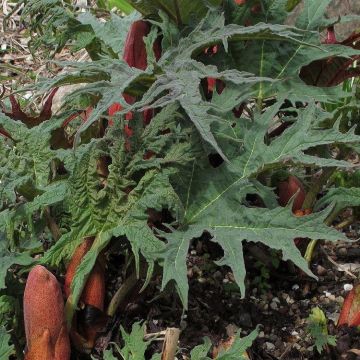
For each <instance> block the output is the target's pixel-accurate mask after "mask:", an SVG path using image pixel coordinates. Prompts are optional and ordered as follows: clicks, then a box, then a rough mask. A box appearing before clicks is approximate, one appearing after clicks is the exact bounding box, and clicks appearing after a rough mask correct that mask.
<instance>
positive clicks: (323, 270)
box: [316, 265, 327, 276]
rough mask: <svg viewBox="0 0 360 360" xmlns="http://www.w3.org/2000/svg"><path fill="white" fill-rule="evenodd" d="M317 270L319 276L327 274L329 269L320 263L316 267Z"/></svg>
mask: <svg viewBox="0 0 360 360" xmlns="http://www.w3.org/2000/svg"><path fill="white" fill-rule="evenodd" d="M316 272H317V274H318V275H319V276H324V275H326V272H327V270H326V269H325V268H324V267H323V266H321V265H318V266H317V267H316Z"/></svg>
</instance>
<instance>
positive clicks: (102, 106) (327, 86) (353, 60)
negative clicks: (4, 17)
mask: <svg viewBox="0 0 360 360" xmlns="http://www.w3.org/2000/svg"><path fill="white" fill-rule="evenodd" d="M114 3H115V2H111V4H114ZM300 3H301V4H300ZM116 4H118V5H117V6H119V7H121V6H122V5H123V9H125V11H124V12H121V11H117V10H116V9H115V7H116V5H114V6H113V5H111V7H112V9H111V10H112V11H110V9H109V8H108V7H109V6H110V5H107V2H104V1H97V2H96V7H95V5H94V7H91V8H89V9H86V11H84V12H82V11H81V12H80V11H79V12H76V10H74V11H75V12H74V11H73V9H71V7H70V6H69V4H67V2H65V3H64V2H62V1H58V0H55V1H51V2H49V1H48V0H28V1H26V4H25V5H24V8H23V9H22V16H23V18H24V19H25V20H26V21H27V22H26V21H25V20H24V21H25V24H27V26H28V27H29V33H30V34H31V35H32V40H31V44H32V49H33V50H34V49H43V53H41V54H42V56H46V55H45V54H47V55H49V56H50V55H54V54H57V52H59V51H62V49H64V48H66V49H67V51H68V52H67V54H68V53H69V54H70V53H73V52H74V53H75V52H76V51H78V50H80V49H81V50H82V51H83V52H86V53H87V55H88V56H87V61H71V60H69V61H55V62H53V63H51V64H52V65H54V74H52V75H51V76H49V77H44V76H43V77H38V78H37V79H36V81H34V82H33V83H31V84H27V87H26V90H27V91H28V92H29V93H31V94H33V95H32V97H31V98H30V99H29V100H27V101H28V106H24V104H22V102H23V101H21V91H22V90H23V89H19V88H15V87H14V88H13V89H12V90H13V91H11V93H10V91H9V90H6V92H5V93H4V94H3V95H2V99H1V101H2V105H3V106H2V109H3V111H2V112H1V113H0V134H1V135H2V136H0V155H1V156H0V194H1V196H0V270H1V271H0V299H2V300H0V305H1V303H2V302H1V301H4V302H5V300H3V299H4V298H3V297H5V299H6V302H5V303H6V305H7V312H6V314H10V313H11V314H19V313H20V314H21V311H22V309H24V314H25V326H23V325H22V323H20V322H19V321H17V322H16V323H17V325H16V326H15V325H13V323H12V322H11V316H7V317H4V319H3V320H0V334H1V335H2V334H5V335H6V336H4V339H6V341H5V343H6V344H5V345H4V347H5V351H6V352H5V353H10V354H11V355H10V356H14V354H15V353H16V356H18V358H21V357H22V355H21V354H22V352H23V349H24V348H25V338H26V342H27V350H26V356H27V358H28V359H32V358H31V357H30V356H38V355H37V351H41V352H42V355H41V356H43V357H44V358H45V357H52V358H56V357H58V356H60V355H58V353H59V352H60V353H61V354H62V355H61V356H62V359H67V358H69V357H70V353H71V357H72V358H74V359H78V358H90V357H91V356H92V357H99V358H101V357H103V358H111V356H112V357H114V358H115V357H116V356H119V354H121V356H122V357H123V358H130V355H129V354H133V353H134V351H135V352H136V351H137V350H138V349H140V352H139V353H140V354H141V356H144V357H145V355H144V354H145V352H146V356H147V357H148V358H150V357H152V356H154V358H156V356H158V355H160V354H156V352H157V351H159V349H160V348H161V346H158V347H156V346H153V345H154V344H152V345H151V346H150V347H149V348H148V347H147V345H148V344H149V343H150V342H151V341H152V339H153V338H152V337H151V336H149V337H148V336H145V339H144V331H145V330H144V329H148V330H149V331H154V332H155V333H157V334H162V332H163V331H165V330H166V328H167V327H174V326H179V327H180V324H181V330H182V331H183V334H184V335H182V336H180V343H179V344H177V340H178V339H176V341H174V342H175V343H174V344H173V347H172V350H176V349H177V348H179V349H182V350H180V351H183V352H184V353H183V354H181V355H184V357H187V358H189V357H190V358H191V357H192V356H193V357H194V358H195V359H196V357H195V356H196V351H200V354H201V356H202V358H204V359H208V358H211V356H212V353H211V343H210V342H209V341H207V340H206V341H205V344H203V345H197V346H196V347H195V349H194V350H196V351H194V352H193V351H191V349H190V346H186V344H183V343H182V342H183V341H184V339H190V338H191V339H192V341H193V340H194V339H197V337H198V332H197V333H196V334H197V335H196V336H192V334H193V333H192V331H194V329H195V328H197V326H198V324H196V321H194V322H192V321H185V320H184V319H186V316H188V318H189V317H192V319H194V311H193V310H194V309H198V308H199V309H201V308H202V307H203V304H204V303H205V305H204V307H206V309H207V311H209V312H210V311H213V305H214V303H210V302H209V303H207V302H208V301H209V298H211V299H213V298H214V297H215V295H213V293H209V294H211V296H210V297H209V298H208V297H207V294H208V289H206V291H205V290H204V289H205V288H201V289H200V290H199V289H196V286H203V285H201V284H204V282H201V281H204V280H203V279H202V277H203V275H204V274H205V275H206V276H205V277H208V278H209V284H211V286H210V288H211V291H213V289H215V290H216V291H217V289H220V290H221V291H219V294H221V296H222V295H223V294H225V293H227V289H225V288H226V285H225V282H222V281H220V282H218V280H216V279H215V271H213V270H214V269H216V271H219V272H220V273H221V271H223V270H224V269H226V273H227V274H228V275H227V277H228V278H229V279H231V286H232V288H231V291H236V295H234V297H238V298H243V300H239V301H243V302H244V303H245V304H246V302H251V301H253V300H252V298H251V297H249V296H248V291H247V290H248V288H249V286H250V287H251V286H252V285H253V277H254V276H253V275H254V274H253V267H251V266H252V264H253V263H256V261H258V260H259V261H261V262H262V263H264V264H270V265H269V266H271V263H272V258H271V256H272V254H274V253H276V254H279V256H281V258H282V259H283V260H285V261H289V262H292V263H293V264H294V266H296V267H297V268H299V269H301V270H302V272H303V273H304V277H303V278H305V279H306V276H305V275H307V276H309V277H315V276H314V274H313V273H312V270H311V269H312V267H311V266H310V267H309V264H308V261H307V260H306V259H305V258H304V257H303V256H302V254H301V252H300V250H299V249H298V247H297V246H296V244H295V243H294V241H293V239H304V238H308V239H311V240H312V241H313V242H316V241H318V242H317V244H318V245H319V246H322V242H321V241H323V240H326V241H327V242H334V243H337V242H338V241H347V240H348V237H347V236H346V234H348V233H346V232H343V231H341V229H342V228H341V226H339V224H343V223H344V222H345V225H342V226H343V227H344V226H349V224H350V225H351V224H352V223H353V222H356V221H358V220H359V214H360V211H359V207H360V201H359V199H360V182H359V181H357V180H356V179H357V176H355V175H354V176H353V173H356V171H355V169H356V166H357V165H356V164H357V163H356V159H357V158H358V156H359V154H360V147H359V144H360V129H359V121H358V119H359V114H360V110H359V83H360V82H359V64H358V60H359V56H360V49H359V34H358V33H356V32H354V33H353V34H350V35H347V36H346V37H345V39H341V38H340V37H339V36H338V34H337V31H338V30H337V29H338V24H341V23H344V22H346V21H348V20H350V19H352V18H351V17H348V16H340V15H339V16H337V17H336V18H329V17H328V16H327V7H328V5H329V4H330V1H329V0H319V1H310V0H304V1H298V0H296V1H291V2H289V1H287V0H279V1H267V0H265V1H255V0H246V1H235V0H197V1H194V0H191V1H190V0H177V1H168V0H156V1H155V0H122V1H117V2H116ZM121 4H122V5H121ZM124 4H125V5H124ZM298 5H299V6H300V5H301V6H302V8H301V11H299V9H300V8H296V7H297V6H298ZM102 6H103V7H102ZM113 7H114V9H113ZM124 13H127V14H129V15H126V16H125V15H124ZM289 17H291V18H292V19H293V22H292V24H291V25H289ZM45 25H46V27H45ZM40 58H42V57H40ZM59 58H63V57H61V56H59ZM57 59H58V57H57ZM51 69H52V68H51ZM79 84H80V86H79ZM65 85H76V86H75V87H73V88H72V90H71V92H70V93H68V94H67V95H66V96H64V98H63V99H61V100H62V104H61V106H58V107H57V108H58V109H59V110H57V111H55V110H54V109H55V107H53V108H52V101H53V100H54V99H53V96H54V94H55V92H56V91H58V90H57V89H60V88H62V87H64V86H65ZM9 86H10V85H9ZM29 89H30V90H31V91H30V90H29ZM15 93H17V94H18V95H16V96H17V99H18V100H16V99H15V97H14V96H15V95H14V94H15ZM40 95H41V96H46V95H47V100H46V101H45V102H44V106H43V107H41V106H37V105H39V104H40V101H39V96H40ZM20 103H21V106H20ZM35 105H36V106H35ZM36 108H39V109H40V110H39V111H37V110H36ZM354 159H355V160H354ZM354 164H355V165H354ZM278 174H286V176H284V177H279V176H278ZM290 174H291V175H290ZM293 174H299V177H297V176H295V175H293ZM300 174H301V175H300ZM300 179H306V180H304V183H303V181H302V180H300ZM305 185H306V186H305ZM310 209H311V210H310ZM350 211H351V216H349V217H347V215H346V214H347V212H350ZM344 217H347V218H346V219H345V220H344ZM296 242H298V240H297V241H296ZM313 248H315V246H314V247H313ZM204 249H205V250H204ZM269 249H270V251H269ZM273 250H275V252H274V251H273ZM204 252H205V254H204V256H202V255H199V254H200V253H204ZM195 253H196V254H195ZM200 256H201V259H200ZM249 256H250V259H248V257H249ZM254 257H255V259H254ZM254 260H255V261H254ZM267 260H268V261H267ZM279 262H280V261H279ZM199 264H201V265H199ZM193 265H196V266H193ZM34 266H35V267H34ZM264 266H265V265H264ZM284 266H287V265H286V263H285V262H280V264H279V266H277V267H276V269H275V268H274V269H272V271H280V270H281V269H282V268H283V267H284ZM45 267H46V268H49V269H50V268H51V269H52V271H53V272H54V274H55V273H56V275H57V278H58V279H59V282H58V281H57V280H56V279H55V277H54V276H53V275H51V274H50V273H49V272H48V271H47V270H45ZM32 268H33V270H31V271H30V274H29V275H28V280H27V284H26V288H25V290H24V286H23V282H24V279H25V277H26V276H27V273H28V272H29V270H30V269H32ZM194 268H195V269H197V268H199V272H201V274H202V277H201V279H202V280H201V281H197V279H196V276H197V272H196V271H194ZM200 268H201V269H200ZM203 269H206V270H203ZM249 269H251V270H249ZM255 270H256V269H255ZM224 271H225V270H224ZM219 272H218V273H217V274H219ZM199 276H200V275H199ZM281 276H283V275H281ZM284 276H289V274H287V273H286V275H284ZM212 277H214V279H212ZM62 279H64V288H63V290H64V294H65V299H63V298H62V293H61V285H60V284H59V283H61V284H62ZM207 280H208V279H207V278H206V279H205V282H206V281H207ZM213 280H214V283H213V282H212V281H213ZM229 281H230V280H229ZM289 281H290V280H289ZM314 281H315V280H314ZM215 283H216V284H218V286H213V284H215ZM199 284H200V285H199ZM194 286H195V290H194ZM204 286H205V285H204ZM234 289H235V290H234ZM197 290H199V291H197ZM225 290H226V291H225ZM209 291H210V290H209ZM23 295H24V303H23V306H21V305H20V304H21V303H22V298H23ZM232 295H233V294H232ZM232 295H231V296H232ZM219 296H220V295H219ZM64 301H65V308H63V306H64V304H63V303H64ZM223 301H224V302H225V300H224V299H219V304H221V303H222V302H223ZM50 303H51V304H52V305H51V308H52V309H55V308H56V309H55V310H54V311H53V313H54V314H53V315H52V316H48V315H50V311H49V310H48V307H49V306H50V305H49V304H50ZM9 304H11V306H10V305H9ZM14 304H18V305H17V307H16V305H14ZM164 304H165V305H164ZM55 305H56V306H55ZM164 308H167V309H171V316H173V318H171V319H170V318H168V317H165V316H163V311H162V310H160V311H159V309H164ZM244 308H246V306H244ZM348 308H349V307H348ZM221 309H222V307H221ZM40 310H41V311H40ZM272 310H273V309H272ZM214 311H215V310H214ZM221 311H222V310H221ZM355 313H356V311H355V310H351V311H350V310H349V311H348V310H346V311H345V312H344V314H346V315H343V318H346V320H342V322H344V323H345V322H346V323H349V322H350V323H353V321H354V320H353V319H354V318H356V316H355ZM349 314H350V315H349ZM185 315H186V316H185ZM222 316H223V313H221V316H219V319H222ZM224 316H225V315H224ZM250 316H251V312H250ZM12 317H13V318H14V317H15V318H16V319H17V318H18V317H19V316H18V315H14V316H12ZM349 317H350V319H349ZM20 318H21V316H20ZM214 318H217V317H215V315H214ZM280 318H281V319H280ZM282 318H283V317H279V319H280V320H282ZM284 318H285V317H284ZM236 319H237V318H236ZM236 319H235V320H234V321H237V320H236ZM139 320H142V321H144V324H143V325H142V326H140V325H136V326H135V327H134V336H135V337H136V338H137V342H136V344H135V345H134V343H133V342H132V340H131V339H132V336H131V335H130V334H129V333H128V330H129V329H130V328H131V325H132V324H134V323H136V324H137V323H138V321H139ZM153 320H157V321H156V322H153ZM252 320H253V321H252V322H250V323H252V324H253V325H254V326H255V325H256V323H255V322H256V321H258V319H257V318H256V319H252ZM287 320H289V321H292V320H291V319H290V318H289V319H287ZM146 321H152V322H151V326H150V325H149V326H148V327H146ZM230 321H233V320H229V321H227V320H226V321H225V322H228V323H230ZM64 322H66V326H65V325H64ZM174 324H176V325H174ZM235 325H237V326H239V325H240V324H235ZM286 326H288V325H286ZM200 328H201V329H202V328H204V327H200ZM208 328H209V332H210V333H211V331H213V329H215V328H216V329H217V328H218V329H219V330H218V331H219V332H221V333H220V334H208V335H209V336H210V335H211V337H213V338H214V339H217V340H219V339H221V338H223V337H224V334H225V328H221V326H220V325H219V326H218V327H217V326H215V327H214V326H209V327H208ZM15 330H16V331H15ZM197 331H198V328H197ZM214 331H215V330H214ZM245 331H249V329H245ZM68 332H69V334H70V335H68ZM189 334H190V335H189ZM146 335H148V334H146ZM185 335H186V336H185ZM204 335H205V334H204ZM68 336H70V338H71V349H70V347H69V342H68V341H69V340H68ZM249 336H250V335H249ZM239 338H240V336H239ZM254 338H255V335H254V336H252V338H251V339H252V340H253V339H254ZM139 339H140V340H141V341H140V340H139ZM244 339H247V337H245V338H244ZM238 340H239V339H238ZM112 341H114V342H116V343H117V344H116V345H118V347H116V346H115V347H114V349H112V348H111V346H110V347H109V343H111V342H112ZM244 341H245V340H244ZM200 342H201V339H199V343H200ZM231 342H232V340H231ZM245 342H246V344H248V346H250V345H251V343H252V341H245ZM33 344H40V345H39V346H38V345H33ZM139 344H140V345H139ZM236 344H238V341H236V339H235V340H234V342H233V343H231V344H229V348H227V349H225V348H224V349H222V350H221V351H220V349H219V351H220V352H219V353H218V354H216V358H219V359H222V358H224V359H225V358H226V354H227V353H228V354H229V355H228V356H236V354H237V355H238V356H242V355H243V354H244V353H245V351H247V354H248V355H249V357H250V358H251V357H252V355H253V354H252V351H251V349H250V350H246V349H247V347H248V346H245V345H244V344H243V345H242V346H238V345H236ZM183 345H185V346H183ZM193 345H195V344H191V347H192V346H193ZM230 345H231V346H230ZM0 346H1V345H0ZM139 346H140V347H139ZM110 349H112V350H113V351H112V350H110ZM234 349H235V350H234ZM238 349H240V350H241V351H240V350H239V351H240V352H239V351H238ZM0 350H1V348H0ZM236 351H237V352H236ZM80 352H81V353H82V354H80ZM223 353H224V355H222V354H223ZM0 354H1V351H0ZM32 354H35V355H32ZM239 354H240V355H239ZM39 356H40V355H39ZM179 356H180V355H179ZM198 358H199V357H198ZM56 359H57V358H56ZM141 360H142V359H141Z"/></svg>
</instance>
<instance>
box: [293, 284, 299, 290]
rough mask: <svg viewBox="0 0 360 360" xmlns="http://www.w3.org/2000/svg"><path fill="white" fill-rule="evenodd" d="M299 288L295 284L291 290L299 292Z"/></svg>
mask: <svg viewBox="0 0 360 360" xmlns="http://www.w3.org/2000/svg"><path fill="white" fill-rule="evenodd" d="M299 288H300V286H299V285H298V284H295V285H293V286H292V289H293V290H294V291H296V290H299Z"/></svg>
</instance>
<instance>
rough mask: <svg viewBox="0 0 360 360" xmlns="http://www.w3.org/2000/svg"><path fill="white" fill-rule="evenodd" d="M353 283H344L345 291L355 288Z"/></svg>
mask: <svg viewBox="0 0 360 360" xmlns="http://www.w3.org/2000/svg"><path fill="white" fill-rule="evenodd" d="M353 287H354V286H353V285H352V284H344V290H345V291H351V290H352V289H353Z"/></svg>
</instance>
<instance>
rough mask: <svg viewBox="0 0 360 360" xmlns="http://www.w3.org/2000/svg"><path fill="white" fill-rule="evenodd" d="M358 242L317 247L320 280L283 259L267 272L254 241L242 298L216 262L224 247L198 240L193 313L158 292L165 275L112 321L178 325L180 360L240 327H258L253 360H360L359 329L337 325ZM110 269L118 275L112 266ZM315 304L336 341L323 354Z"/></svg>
mask: <svg viewBox="0 0 360 360" xmlns="http://www.w3.org/2000/svg"><path fill="white" fill-rule="evenodd" d="M345 231H346V232H347V235H348V236H349V237H350V238H353V239H355V238H356V236H357V235H356V234H357V233H358V231H357V227H356V224H355V225H353V226H352V227H351V228H347V229H345ZM306 243H307V240H306V239H304V240H303V244H300V247H302V248H305V247H306ZM359 245H360V243H359V242H354V243H344V242H337V243H330V242H325V243H321V244H319V246H318V248H317V251H316V253H315V256H314V259H313V262H312V265H311V269H312V271H313V273H314V274H315V275H316V276H317V277H318V280H316V279H313V278H311V277H309V276H307V275H305V274H303V273H302V272H301V271H300V270H299V269H297V268H295V267H294V266H293V265H292V264H291V263H289V262H283V261H280V263H279V264H278V266H277V267H274V268H273V269H271V270H270V271H266V268H265V267H264V266H263V265H262V264H261V263H260V262H259V261H258V259H256V258H254V257H253V255H251V253H253V251H251V247H253V246H254V244H248V245H247V246H246V247H245V259H246V268H247V279H246V284H247V290H246V296H245V298H241V294H240V293H239V288H238V287H237V285H236V284H235V280H234V276H233V274H232V272H231V271H230V269H228V268H226V267H218V266H217V265H215V263H214V262H213V260H218V259H219V258H221V256H222V251H221V249H220V248H219V247H218V246H217V245H216V244H214V243H212V242H211V241H209V240H208V239H207V238H206V236H204V237H203V238H201V239H199V240H197V241H195V242H194V244H193V245H192V247H191V249H190V251H189V254H188V279H189V286H190V290H189V307H188V311H186V312H185V313H184V314H183V310H182V305H181V302H180V300H179V298H178V296H177V293H176V290H175V288H173V287H168V288H167V289H166V290H165V292H163V293H160V291H159V290H160V286H161V277H160V276H157V277H156V278H155V279H154V280H153V281H152V282H151V283H150V285H149V286H148V288H147V289H146V291H145V292H143V293H142V294H140V295H139V294H138V292H137V290H138V289H139V288H137V289H136V290H135V291H134V292H133V294H132V299H130V300H128V301H126V304H125V306H124V307H123V309H122V311H121V312H120V314H118V317H117V319H116V320H115V322H117V323H121V324H122V325H123V326H124V327H125V329H126V330H127V331H130V330H131V325H132V324H133V323H134V322H136V321H143V320H145V321H146V326H147V333H158V332H161V331H163V330H165V329H166V328H168V327H177V328H180V329H181V330H182V332H181V336H180V345H179V348H180V349H181V351H180V354H179V355H178V357H177V358H178V359H188V355H189V353H190V350H191V349H192V348H193V347H194V346H196V345H199V344H201V343H202V342H203V338H204V337H209V338H210V339H211V341H212V343H213V344H214V345H215V344H218V343H219V342H221V341H222V340H225V339H227V338H228V337H229V336H231V335H232V334H233V333H234V332H235V331H236V330H237V329H241V334H242V335H247V334H248V333H249V332H251V331H252V330H253V329H254V328H255V327H256V326H258V328H259V336H258V338H257V339H256V341H255V342H254V344H253V346H252V348H251V349H250V350H249V352H248V354H249V356H250V358H251V359H257V360H261V359H264V360H265V359H266V360H267V359H279V360H280V359H282V360H286V359H288V360H290V359H291V360H294V359H349V360H350V359H351V360H353V359H360V351H359V350H360V332H358V330H357V329H356V328H349V327H336V323H337V318H338V316H339V312H340V310H341V306H342V304H343V302H344V297H345V296H346V294H347V291H348V289H349V288H350V287H351V285H354V284H355V283H356V278H357V277H358V275H359V272H360V263H357V261H358V259H359V254H360V247H359ZM256 246H257V252H259V251H260V252H264V254H266V255H267V256H268V258H269V259H273V260H278V259H279V254H277V253H274V252H270V251H269V250H268V249H267V248H265V247H264V248H263V247H261V246H259V245H256ZM276 262H277V261H274V263H276ZM116 263H117V264H118V261H116ZM116 268H117V269H119V268H118V266H116ZM344 270H345V271H344ZM113 271H115V272H116V271H118V270H115V267H114V269H113ZM114 275H115V273H112V274H111V277H112V278H114ZM118 275H119V274H118ZM120 283H121V281H120ZM114 285H115V284H114ZM117 286H119V284H117ZM345 289H347V291H346V290H345ZM114 291H115V288H114V289H113V290H112V289H110V293H109V295H111V293H112V292H114ZM314 307H319V308H321V309H322V310H323V311H324V313H325V316H326V318H327V319H328V331H329V334H330V335H334V336H335V337H336V339H337V345H336V346H335V347H334V346H332V347H330V346H329V347H326V348H325V349H324V350H323V352H322V353H321V354H319V353H318V352H317V351H316V349H315V347H314V339H312V338H311V336H310V334H309V331H308V330H307V318H308V316H309V314H310V312H311V310H312V309H313V308H314ZM117 334H118V329H117V328H115V331H114V332H111V331H110V332H106V334H105V338H106V339H109V338H113V340H115V341H117V342H119V343H121V339H120V338H119V336H118V335H117ZM99 343H100V344H102V346H106V344H107V341H104V338H101V339H100V340H99ZM102 346H100V349H101V348H102ZM161 346H162V342H161V341H159V342H155V343H154V344H153V345H152V346H151V347H150V349H149V358H150V357H151V356H150V355H151V354H152V353H154V352H161Z"/></svg>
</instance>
